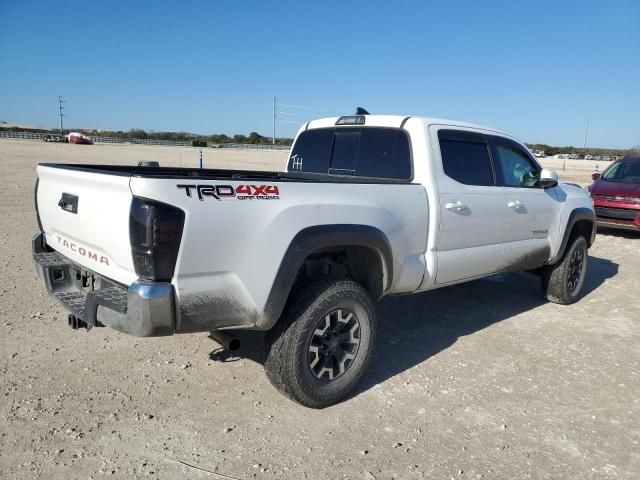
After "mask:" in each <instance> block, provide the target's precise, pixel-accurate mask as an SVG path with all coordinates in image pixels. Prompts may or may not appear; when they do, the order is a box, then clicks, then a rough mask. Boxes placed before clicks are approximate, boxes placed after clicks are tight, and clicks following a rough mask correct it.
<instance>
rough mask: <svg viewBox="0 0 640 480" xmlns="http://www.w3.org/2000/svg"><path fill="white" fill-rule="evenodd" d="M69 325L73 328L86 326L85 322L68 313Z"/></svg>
mask: <svg viewBox="0 0 640 480" xmlns="http://www.w3.org/2000/svg"><path fill="white" fill-rule="evenodd" d="M69 326H70V327H71V328H72V329H74V330H78V329H80V328H87V322H85V321H84V320H82V319H81V318H78V317H76V316H75V315H73V314H71V313H70V314H69Z"/></svg>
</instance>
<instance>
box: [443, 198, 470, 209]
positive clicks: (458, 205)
mask: <svg viewBox="0 0 640 480" xmlns="http://www.w3.org/2000/svg"><path fill="white" fill-rule="evenodd" d="M444 208H446V209H447V210H451V211H452V212H459V211H461V210H464V209H466V208H469V207H467V206H466V205H465V204H464V203H462V202H461V201H459V200H458V201H456V202H449V203H446V204H445V205H444Z"/></svg>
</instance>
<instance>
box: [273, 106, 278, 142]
mask: <svg viewBox="0 0 640 480" xmlns="http://www.w3.org/2000/svg"><path fill="white" fill-rule="evenodd" d="M277 119H278V97H276V96H275V95H274V96H273V140H272V143H273V144H274V145H275V144H276V120H277Z"/></svg>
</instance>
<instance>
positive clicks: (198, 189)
mask: <svg viewBox="0 0 640 480" xmlns="http://www.w3.org/2000/svg"><path fill="white" fill-rule="evenodd" d="M177 187H178V188H183V189H184V191H185V193H186V194H187V197H191V196H193V192H195V193H196V195H197V196H198V198H199V199H200V200H203V201H204V199H205V197H211V198H215V199H216V200H279V199H280V190H279V189H278V187H277V186H276V185H237V186H236V187H235V188H234V187H233V186H232V185H178V186H177Z"/></svg>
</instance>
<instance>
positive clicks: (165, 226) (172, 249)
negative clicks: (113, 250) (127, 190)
mask: <svg viewBox="0 0 640 480" xmlns="http://www.w3.org/2000/svg"><path fill="white" fill-rule="evenodd" d="M183 227H184V212H183V211H182V210H180V209H179V208H176V207H173V206H171V205H167V204H166V203H162V202H157V201H155V200H148V199H146V198H138V197H133V201H132V202H131V212H130V215H129V241H130V243H131V254H132V255H133V265H134V268H135V270H136V274H138V277H140V278H143V279H146V280H154V281H170V280H171V278H172V277H173V271H174V270H175V267H176V260H177V258H178V249H179V248H180V239H181V238H182V229H183Z"/></svg>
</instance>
